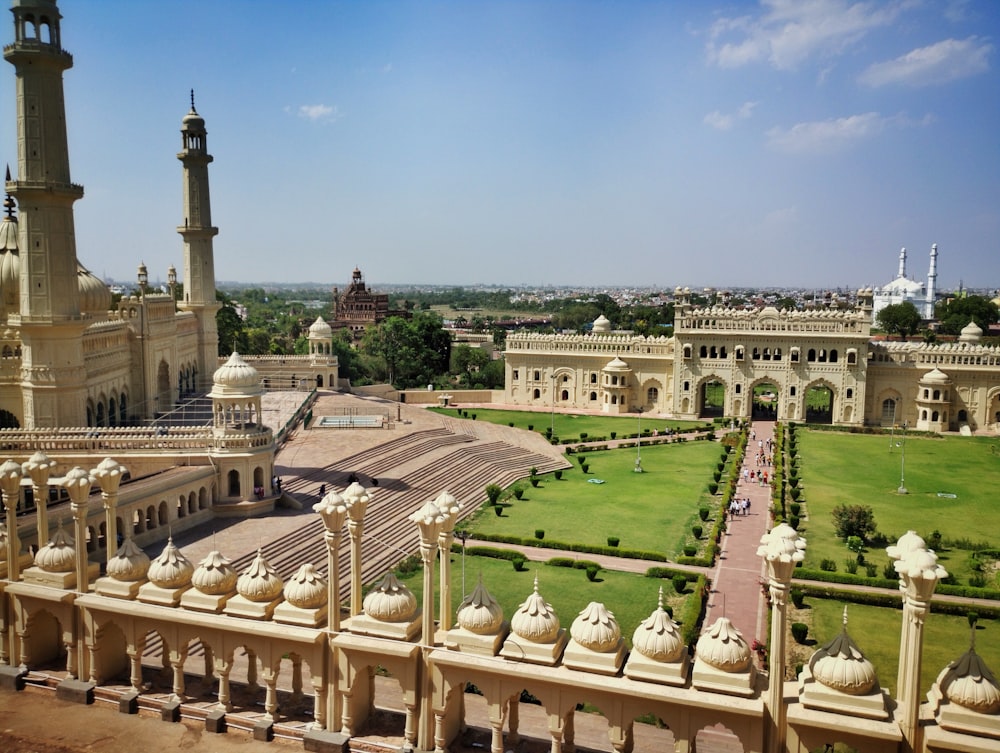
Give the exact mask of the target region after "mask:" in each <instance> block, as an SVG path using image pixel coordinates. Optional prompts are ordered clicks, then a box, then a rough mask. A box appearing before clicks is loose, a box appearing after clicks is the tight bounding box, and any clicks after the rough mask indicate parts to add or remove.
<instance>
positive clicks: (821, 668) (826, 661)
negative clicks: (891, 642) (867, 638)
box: [809, 625, 878, 695]
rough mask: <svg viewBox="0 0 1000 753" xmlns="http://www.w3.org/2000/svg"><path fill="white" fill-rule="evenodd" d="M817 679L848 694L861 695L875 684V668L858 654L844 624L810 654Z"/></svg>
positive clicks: (811, 666) (859, 651)
mask: <svg viewBox="0 0 1000 753" xmlns="http://www.w3.org/2000/svg"><path fill="white" fill-rule="evenodd" d="M809 669H810V670H812V675H813V677H815V678H816V681H817V682H819V683H821V684H822V685H825V686H826V687H828V688H833V689H834V690H839V691H840V692H842V693H847V694H848V695H864V694H865V693H868V692H869V691H870V690H871V689H872V688H874V687H875V684H876V682H877V681H878V678H877V677H876V676H875V667H874V666H873V665H872V663H871V662H870V661H868V659H866V658H865V655H864V654H862V653H861V649H859V648H858V647H857V646H856V645H854V641H852V640H851V636H849V635H848V634H847V626H846V625H845V626H844V630H843V632H841V634H840V635H838V636H837V637H836V638H834V639H833V640H832V641H830V642H829V643H828V644H827V645H825V646H824V647H823V648H821V649H820V650H819V651H817V652H816V653H815V654H813V655H812V658H811V659H810V660H809Z"/></svg>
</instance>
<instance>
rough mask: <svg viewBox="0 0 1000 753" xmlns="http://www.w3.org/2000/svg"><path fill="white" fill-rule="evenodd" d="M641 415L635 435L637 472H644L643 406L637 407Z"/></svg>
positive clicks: (635, 469)
mask: <svg viewBox="0 0 1000 753" xmlns="http://www.w3.org/2000/svg"><path fill="white" fill-rule="evenodd" d="M636 411H637V413H638V416H639V426H638V429H639V431H638V433H637V434H636V435H635V468H633V469H632V470H634V471H635V472H636V473H642V406H640V407H639V408H637V409H636Z"/></svg>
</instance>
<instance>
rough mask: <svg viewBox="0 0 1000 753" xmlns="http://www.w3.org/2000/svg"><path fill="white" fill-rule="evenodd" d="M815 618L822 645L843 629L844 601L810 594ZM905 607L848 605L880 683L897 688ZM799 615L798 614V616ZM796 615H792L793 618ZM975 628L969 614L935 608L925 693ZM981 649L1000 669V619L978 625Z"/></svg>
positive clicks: (851, 626)
mask: <svg viewBox="0 0 1000 753" xmlns="http://www.w3.org/2000/svg"><path fill="white" fill-rule="evenodd" d="M805 604H806V606H807V607H808V609H806V610H803V611H804V612H807V613H808V616H809V617H810V618H811V619H810V622H811V623H812V626H811V627H810V629H809V637H810V638H814V639H815V640H816V641H817V643H818V645H816V646H814V647H813V648H812V649H811V650H810V651H809V652H808V653H809V654H811V652H812V650H815V649H817V648H820V647H821V646H823V645H824V644H826V643H828V642H829V641H830V640H832V639H833V638H834V637H835V636H836V635H837V634H838V633H839V632H840V631H841V630H842V629H843V614H844V604H843V602H839V601H835V600H833V599H818V598H807V599H806V602H805ZM902 617H903V613H902V610H895V609H884V608H879V607H869V606H862V605H859V604H850V605H849V606H848V607H847V620H848V622H847V632H848V633H850V635H851V638H852V639H853V640H854V642H855V643H856V644H857V646H858V648H860V649H861V651H862V652H863V653H864V655H865V656H866V657H867V658H868V660H869V661H870V662H871V663H872V664H874V665H875V669H876V671H877V673H878V678H879V684H880V685H881V686H882V687H883V688H886V689H888V690H889V691H890V692H891V693H893V694H895V692H896V689H897V688H896V672H897V670H898V667H899V636H900V631H901V630H902V626H901V621H902ZM793 619H794V618H793ZM791 621H792V619H790V620H789V622H791ZM970 634H971V631H970V630H969V623H968V622H967V621H966V618H965V617H960V616H953V615H946V614H935V613H934V611H933V609H932V610H931V614H930V615H928V617H927V622H926V623H925V626H924V656H923V664H922V666H921V671H920V696H921V698H923V697H924V696H925V695H926V693H927V691H928V690H930V687H931V683H933V682H934V680H935V679H936V678H937V675H938V673H939V672H940V671H941V670H942V669H944V667H946V666H947V665H948V664H949V662H952V661H954V660H955V659H957V658H958V657H959V656H960V655H961V654H962V653H963V652H965V650H966V649H968V647H969V638H970ZM976 653H977V654H979V655H980V656H981V657H982V658H983V659H984V660H985V661H986V664H987V666H989V667H990V669H992V670H993V671H994V672H996V671H997V670H998V669H1000V623H997V622H995V621H992V620H983V619H980V621H979V624H978V626H977V629H976Z"/></svg>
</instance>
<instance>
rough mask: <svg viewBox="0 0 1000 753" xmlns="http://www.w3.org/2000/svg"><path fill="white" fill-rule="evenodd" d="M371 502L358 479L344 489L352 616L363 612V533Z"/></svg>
mask: <svg viewBox="0 0 1000 753" xmlns="http://www.w3.org/2000/svg"><path fill="white" fill-rule="evenodd" d="M369 502H371V497H370V496H369V495H368V491H367V490H366V489H365V488H364V487H363V486H362V485H361V484H359V483H358V482H356V481H355V482H354V483H353V484H351V485H350V486H348V487H347V489H345V490H344V504H345V505H346V506H347V514H348V515H349V516H350V520H349V521H348V522H347V531H348V533H350V535H351V617H355V616H357V615H359V614H361V534H362V533H363V532H364V526H365V512H366V511H367V510H368V503H369ZM338 601H339V600H338Z"/></svg>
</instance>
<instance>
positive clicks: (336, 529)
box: [313, 491, 367, 729]
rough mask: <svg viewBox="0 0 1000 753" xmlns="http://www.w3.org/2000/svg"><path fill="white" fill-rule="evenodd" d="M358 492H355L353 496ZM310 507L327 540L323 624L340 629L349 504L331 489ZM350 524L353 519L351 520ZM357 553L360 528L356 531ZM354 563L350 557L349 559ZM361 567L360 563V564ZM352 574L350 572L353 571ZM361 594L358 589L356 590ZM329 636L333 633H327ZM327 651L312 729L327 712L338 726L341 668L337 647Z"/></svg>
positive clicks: (352, 594)
mask: <svg viewBox="0 0 1000 753" xmlns="http://www.w3.org/2000/svg"><path fill="white" fill-rule="evenodd" d="M356 498H357V495H356V496H355V499H356ZM365 507H367V502H362V503H361V507H360V508H358V510H356V511H355V513H356V514H359V523H358V525H359V526H360V525H361V523H360V519H361V518H363V517H364V509H363V508H365ZM313 510H315V511H316V512H317V513H319V515H320V517H322V519H323V528H324V531H323V538H324V540H325V541H326V569H327V573H326V577H327V598H326V610H327V612H326V625H327V629H328V630H329V631H330V632H331V634H332V633H334V632H339V631H340V540H341V538H342V537H343V531H344V521H345V519H346V518H347V515H348V507H347V504H346V502H345V501H344V498H343V497H341V496H340V495H339V494H337V492H335V491H331V492H330V493H329V494H327V495H326V496H325V497H323V499H321V500H320V501H319V502H317V503H316V504H315V505H313ZM352 525H353V520H352ZM358 538H359V547H358V551H359V553H360V528H359V533H358ZM353 554H354V534H353V531H352V534H351V555H352V558H353ZM359 562H360V554H359ZM352 564H353V559H352ZM359 567H360V565H359ZM352 578H353V572H352ZM359 597H360V592H359ZM351 599H352V603H353V599H354V587H353V583H352V587H351ZM330 637H332V635H331V636H330ZM328 646H330V648H328V650H327V651H325V652H324V659H323V661H324V664H325V666H326V667H327V672H328V681H327V682H326V683H325V688H326V693H325V695H324V698H323V699H322V701H321V700H320V699H319V698H317V699H316V705H317V707H319V706H321V705H322V706H323V714H322V719H323V722H322V726H321V722H320V721H319V719H320V717H316V716H314V718H313V726H314V728H315V729H325V726H326V718H327V715H328V712H329V717H330V727H331V729H337V728H338V727H339V726H340V719H339V714H340V706H341V704H340V703H339V702H338V695H337V693H338V688H339V685H338V682H337V673H338V672H339V671H340V649H339V648H337V647H336V646H332V644H329V643H328Z"/></svg>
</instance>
